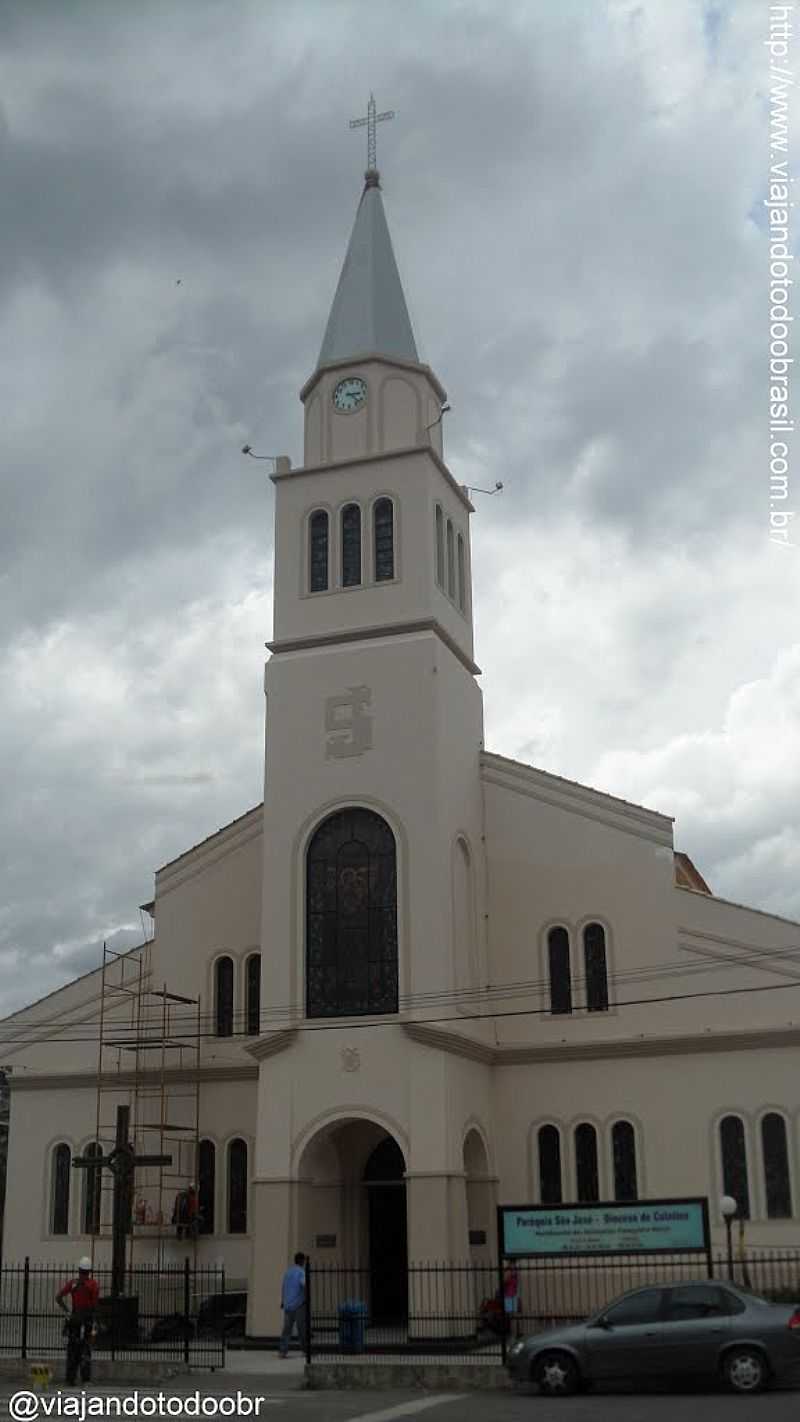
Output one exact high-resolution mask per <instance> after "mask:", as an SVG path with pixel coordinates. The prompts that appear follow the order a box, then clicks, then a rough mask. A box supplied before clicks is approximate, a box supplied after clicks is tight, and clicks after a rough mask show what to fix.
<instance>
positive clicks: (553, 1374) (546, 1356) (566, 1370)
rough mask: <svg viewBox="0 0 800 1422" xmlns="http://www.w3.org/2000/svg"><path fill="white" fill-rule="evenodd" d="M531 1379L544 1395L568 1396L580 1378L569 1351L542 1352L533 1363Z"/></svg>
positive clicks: (575, 1388)
mask: <svg viewBox="0 0 800 1422" xmlns="http://www.w3.org/2000/svg"><path fill="white" fill-rule="evenodd" d="M533 1380H534V1382H535V1383H537V1385H538V1387H539V1391H540V1392H542V1393H544V1395H545V1397H569V1396H570V1395H571V1394H572V1393H573V1392H577V1391H578V1387H579V1386H580V1380H581V1378H580V1373H579V1372H578V1368H577V1365H576V1363H575V1361H574V1360H573V1359H572V1358H571V1357H570V1356H569V1353H542V1355H541V1357H539V1358H537V1359H536V1361H535V1363H534V1365H533Z"/></svg>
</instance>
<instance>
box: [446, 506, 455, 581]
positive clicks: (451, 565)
mask: <svg viewBox="0 0 800 1422" xmlns="http://www.w3.org/2000/svg"><path fill="white" fill-rule="evenodd" d="M455 595H456V550H455V539H454V534H453V520H452V519H450V518H449V519H448V520H447V596H448V597H452V598H455Z"/></svg>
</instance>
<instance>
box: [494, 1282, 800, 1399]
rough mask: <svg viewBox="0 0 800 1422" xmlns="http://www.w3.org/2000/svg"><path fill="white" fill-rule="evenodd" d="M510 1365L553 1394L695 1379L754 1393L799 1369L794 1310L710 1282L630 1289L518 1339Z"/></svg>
mask: <svg viewBox="0 0 800 1422" xmlns="http://www.w3.org/2000/svg"><path fill="white" fill-rule="evenodd" d="M798 1296H800V1289H798ZM508 1368H509V1371H510V1373H511V1376H512V1377H513V1378H514V1379H515V1380H516V1381H518V1382H535V1383H537V1384H538V1386H539V1389H540V1391H541V1392H543V1393H546V1394H548V1395H549V1396H552V1397H563V1396H566V1395H567V1394H569V1393H573V1392H576V1391H577V1390H578V1389H579V1388H581V1387H585V1386H588V1385H590V1384H591V1383H594V1382H600V1381H605V1380H606V1379H608V1380H623V1379H625V1380H627V1381H631V1382H636V1380H637V1379H639V1378H641V1379H645V1378H647V1379H648V1380H656V1379H658V1378H663V1379H664V1380H666V1379H669V1378H675V1379H678V1378H688V1377H692V1376H694V1377H697V1378H706V1379H708V1380H710V1381H713V1380H714V1379H715V1378H717V1379H719V1380H720V1381H722V1382H724V1383H726V1384H727V1385H728V1386H729V1387H730V1388H732V1389H733V1391H734V1392H740V1393H752V1392H758V1391H759V1389H760V1388H762V1387H764V1386H765V1385H766V1384H767V1383H768V1382H769V1381H771V1380H773V1379H778V1378H782V1377H785V1376H788V1375H790V1374H791V1372H792V1371H793V1370H794V1369H797V1368H800V1306H798V1305H796V1304H786V1303H781V1304H776V1303H770V1302H769V1301H768V1300H767V1299H762V1298H759V1296H758V1295H757V1294H753V1293H750V1291H749V1290H747V1289H740V1288H739V1287H738V1286H736V1285H734V1284H728V1283H717V1282H716V1281H715V1280H708V1281H707V1282H704V1283H699V1282H698V1283H687V1284H670V1285H661V1286H658V1287H653V1288H647V1289H634V1290H632V1291H631V1292H630V1293H627V1294H623V1295H622V1296H621V1297H620V1298H617V1299H614V1301H613V1302H612V1303H610V1304H607V1305H606V1307H605V1308H603V1309H601V1310H600V1312H599V1313H596V1314H594V1316H593V1317H592V1318H589V1319H587V1320H586V1321H585V1322H584V1323H577V1324H572V1325H571V1326H570V1327H568V1328H551V1329H546V1330H545V1331H544V1332H542V1333H537V1334H535V1335H533V1336H532V1337H530V1338H521V1339H519V1340H518V1341H517V1342H516V1343H514V1344H513V1345H512V1347H511V1348H510V1349H509V1353H508Z"/></svg>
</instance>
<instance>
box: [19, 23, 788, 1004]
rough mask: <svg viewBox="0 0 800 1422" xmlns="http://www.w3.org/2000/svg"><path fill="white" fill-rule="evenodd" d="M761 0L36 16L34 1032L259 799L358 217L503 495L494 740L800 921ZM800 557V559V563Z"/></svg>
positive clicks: (26, 382)
mask: <svg viewBox="0 0 800 1422" xmlns="http://www.w3.org/2000/svg"><path fill="white" fill-rule="evenodd" d="M766 14H767V6H766V4H761V3H760V0H716V3H713V4H711V3H707V4H704V3H703V0H582V3H578V0H560V3H559V4H558V5H555V4H552V3H551V0H522V2H520V0H505V3H503V4H502V5H500V4H498V3H497V0H403V3H402V4H398V3H396V0H292V3H289V4H287V3H285V0H138V3H137V4H135V5H132V4H125V3H123V0H117V3H110V0H96V3H84V0H70V3H69V4H64V2H63V0H53V3H49V0H36V3H35V4H31V3H29V0H4V3H3V5H2V7H0V81H1V82H0V94H2V107H0V153H1V154H2V190H3V220H2V229H1V230H0V408H1V409H2V426H1V427H0V470H1V474H0V477H1V479H2V517H0V591H1V593H2V596H0V661H1V662H2V680H1V681H0V688H1V690H0V716H1V717H2V736H1V737H0V774H1V775H2V785H3V794H2V798H1V799H0V864H1V865H2V885H1V887H2V892H1V893H0V969H1V970H2V977H1V978H0V1007H9V1008H10V1007H12V1006H15V1005H18V1004H19V1003H21V1002H23V1001H25V1000H28V999H30V998H31V997H33V996H39V995H40V994H41V993H43V992H45V991H47V990H49V989H50V988H52V987H53V986H55V985H57V984H58V983H59V982H62V981H64V980H65V979H66V978H68V977H71V976H73V975H74V974H76V973H77V972H80V971H83V970H84V969H85V968H87V967H90V966H94V965H95V964H96V962H97V961H98V954H99V951H100V948H99V945H100V943H101V942H102V939H103V938H104V937H107V938H110V939H113V940H114V941H115V942H116V943H119V944H120V945H122V944H128V943H132V942H134V941H137V940H138V939H139V938H140V937H141V932H142V929H141V922H140V915H139V911H138V905H139V904H140V903H142V902H143V901H145V900H147V899H148V898H150V897H151V895H152V887H153V880H152V876H153V871H154V870H155V868H156V867H157V866H158V865H160V864H162V863H164V862H165V861H167V860H169V859H170V858H172V857H174V856H175V855H176V854H179V853H180V852H182V851H183V850H184V849H186V848H187V847H188V846H189V845H191V844H192V843H195V842H196V841H197V840H199V839H202V838H203V837H204V836H206V835H207V834H209V833H211V832H213V831H214V830H215V829H216V828H217V827H219V826H220V825H222V824H225V823H226V822H228V821H229V820H231V819H232V818H234V817H235V816H236V815H238V814H240V813H242V812H243V811H244V810H246V809H247V808H249V807H250V806H252V805H254V804H256V803H257V802H258V801H259V800H260V798H261V793H262V792H261V777H262V758H263V725H262V718H263V695H262V675H263V673H262V667H263V659H264V642H265V641H266V640H267V639H268V637H269V635H270V631H271V616H272V609H271V576H272V488H271V485H270V484H269V481H268V480H267V478H266V476H265V472H264V471H265V470H266V469H267V468H268V467H269V466H268V465H265V464H256V463H254V462H253V461H250V460H247V459H245V458H243V457H242V455H241V454H240V447H241V445H242V444H243V443H244V442H245V441H248V442H250V443H252V444H253V446H254V447H256V448H258V449H261V450H263V451H264V452H267V453H283V452H285V453H288V454H289V455H290V456H291V457H292V460H293V462H294V463H300V462H301V448H302V445H301V441H302V422H301V413H302V411H301V406H300V404H299V402H298V399H297V392H298V390H299V388H300V386H301V385H302V383H303V381H304V380H305V379H306V377H307V376H308V375H309V374H310V372H311V370H312V369H313V367H314V364H315V362H316V358H317V353H318V349H319V344H320V341H321V338H322V333H323V329H324V325H325V321H326V318H327V314H328V309H329V307H330V303H331V299H332V296H333V292H334V289H335V285H336V281H337V278H338V273H339V269H340V266H341V262H342V258H343V255H344V250H345V246H346V243H347V239H348V236H349V232H350V228H351V226H352V221H353V217H354V213H355V209H356V205H357V202H358V198H359V195H360V191H361V180H362V173H363V168H364V164H365V152H364V133H363V130H362V131H360V132H351V131H350V130H349V128H348V120H349V119H350V118H351V117H353V116H356V115H359V114H361V113H363V112H365V108H366V101H367V98H368V95H369V91H370V89H374V91H375V96H376V99H377V102H378V107H379V108H393V109H395V110H396V114H397V117H396V119H395V121H394V122H393V123H386V124H382V125H381V126H380V128H379V130H378V138H379V145H378V158H379V166H380V168H381V171H382V181H383V189H384V201H385V205H386V211H387V215H388V219H389V224H390V228H391V231H392V235H393V240H394V245H395V250H396V253H397V257H398V262H399V265H400V270H401V273H402V276H403V280H404V284H405V288H406V294H407V298H408V302H409V307H410V310H411V313H412V319H413V322H414V326H415V332H416V335H417V340H418V344H419V346H420V349H421V352H422V356H423V359H425V360H427V361H428V362H429V363H430V364H431V365H432V366H433V367H434V368H435V370H436V371H437V373H438V374H439V376H440V377H441V379H442V380H443V382H444V384H445V385H446V387H447V390H448V395H449V398H450V402H451V404H452V407H453V408H452V413H451V414H449V415H448V416H447V417H446V420H447V423H446V454H447V458H448V462H449V464H450V467H451V469H452V470H453V472H454V474H455V475H456V477H457V478H458V479H459V480H460V481H462V482H467V483H470V484H484V485H486V484H488V485H490V486H491V484H493V483H494V481H495V480H496V479H501V480H503V482H504V484H505V490H504V492H503V493H502V494H501V495H499V496H497V497H495V498H493V499H481V498H480V496H476V502H477V506H478V511H477V514H476V516H475V518H474V520H473V531H472V536H473V562H474V573H475V607H476V624H477V626H476V634H477V655H478V660H479V661H480V663H481V665H482V667H483V669H484V676H483V686H484V695H485V703H486V719H487V745H488V746H489V748H490V749H493V750H497V751H499V752H501V753H503V754H505V755H511V756H516V757H519V758H521V759H524V760H528V761H531V762H533V763H534V764H535V765H537V766H540V767H542V768H544V769H547V770H552V771H555V772H557V773H558V774H561V775H566V776H568V777H570V778H573V779H579V780H583V781H585V782H587V783H589V784H591V785H594V786H598V787H600V788H602V789H606V790H609V791H612V792H614V793H616V794H619V795H623V796H625V797H627V798H630V799H633V800H639V801H642V802H643V803H644V804H646V805H649V806H652V807H653V808H656V809H659V810H662V811H664V812H665V813H667V814H671V815H674V816H675V817H676V820H677V824H676V844H677V846H678V847H679V848H682V849H685V850H686V851H688V852H689V853H690V854H691V855H692V856H693V857H694V858H695V860H696V862H697V863H698V865H699V867H700V868H701V870H702V872H703V873H704V874H705V875H706V877H707V879H708V880H709V882H710V883H711V885H712V887H713V888H714V889H715V890H716V891H717V892H719V893H720V894H722V895H724V896H726V897H729V898H732V899H734V900H739V901H744V902H751V903H754V904H756V905H758V906H760V907H763V908H766V909H771V910H773V911H775V912H778V913H782V914H787V915H790V916H791V915H794V916H796V917H800V835H799V833H798V827H797V803H798V791H799V790H800V785H799V784H798V780H799V779H800V736H799V734H798V725H799V724H800V714H799V713H800V641H799V640H798V637H799V636H800V632H799V629H800V578H799V577H798V572H799V571H800V565H799V564H798V556H800V555H798V551H797V549H785V548H778V547H776V546H775V545H773V544H771V543H770V542H769V539H768V534H767V520H768V483H767V478H768V475H767V465H766V458H765V451H766V435H765V430H766V420H765V413H764V411H765V386H766V371H765V362H764V350H765V307H766V268H765V256H766V253H765V238H764V229H763V223H762V219H761V216H760V212H761V210H762V209H761V199H762V198H763V196H764V193H765V186H764V184H765V170H766V161H767V160H766V152H767V144H766V134H767V113H766V100H765V93H766V88H767V74H766V59H765V51H764V49H763V46H762V43H761V41H762V39H763V38H764V33H765V29H764V27H765V24H766ZM798 541H800V529H799V530H798Z"/></svg>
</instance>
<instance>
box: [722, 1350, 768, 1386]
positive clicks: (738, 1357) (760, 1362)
mask: <svg viewBox="0 0 800 1422" xmlns="http://www.w3.org/2000/svg"><path fill="white" fill-rule="evenodd" d="M722 1375H723V1377H724V1379H725V1381H726V1383H727V1384H728V1387H729V1388H731V1389H732V1390H733V1392H760V1391H761V1389H762V1387H763V1386H764V1384H765V1382H766V1381H767V1376H768V1372H767V1363H766V1359H765V1358H764V1355H763V1353H759V1351H758V1349H757V1348H731V1350H730V1352H729V1353H726V1354H725V1357H724V1359H723V1362H722Z"/></svg>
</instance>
